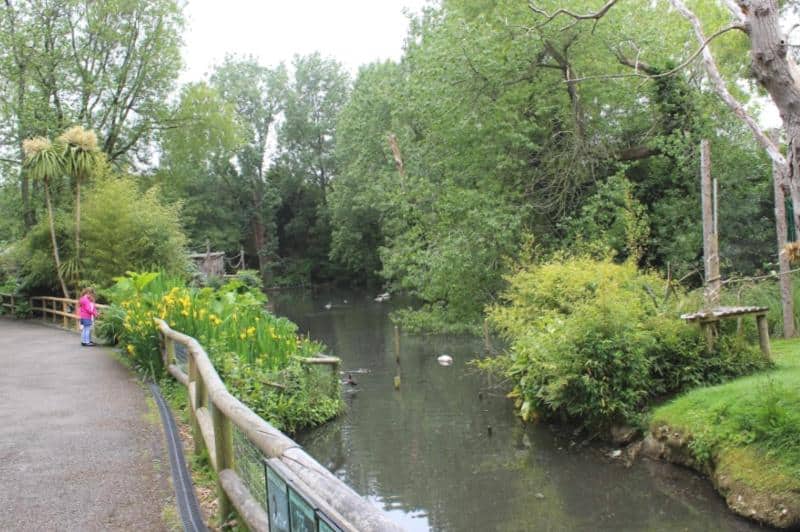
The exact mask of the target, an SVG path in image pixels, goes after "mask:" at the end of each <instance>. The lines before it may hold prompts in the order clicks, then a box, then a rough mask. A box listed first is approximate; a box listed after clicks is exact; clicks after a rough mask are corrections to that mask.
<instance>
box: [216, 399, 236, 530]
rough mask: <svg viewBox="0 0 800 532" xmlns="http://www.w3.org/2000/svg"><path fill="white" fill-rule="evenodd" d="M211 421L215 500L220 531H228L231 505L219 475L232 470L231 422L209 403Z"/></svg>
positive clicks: (231, 510)
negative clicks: (215, 485) (215, 478)
mask: <svg viewBox="0 0 800 532" xmlns="http://www.w3.org/2000/svg"><path fill="white" fill-rule="evenodd" d="M211 421H212V423H213V424H214V452H215V453H216V455H217V460H216V462H217V500H218V503H219V524H220V529H228V528H229V527H228V526H227V524H226V523H227V522H228V518H229V517H230V516H231V514H232V513H233V504H231V500H230V498H229V497H228V493H227V492H226V491H225V487H224V486H223V485H222V481H221V480H220V473H221V472H222V471H225V470H226V469H229V470H233V430H232V426H231V420H230V419H228V418H227V417H226V416H225V414H223V413H222V411H221V410H220V409H219V408H217V406H216V405H215V404H214V402H213V401H212V402H211Z"/></svg>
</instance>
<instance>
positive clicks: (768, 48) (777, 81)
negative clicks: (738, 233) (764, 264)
mask: <svg viewBox="0 0 800 532" xmlns="http://www.w3.org/2000/svg"><path fill="white" fill-rule="evenodd" d="M737 3H738V5H739V7H740V8H741V9H742V13H743V15H744V21H745V29H746V31H747V33H748V34H749V35H750V43H751V45H750V56H751V59H752V70H753V74H754V75H755V77H756V79H758V81H759V82H760V83H761V85H763V86H764V88H765V89H766V90H767V92H769V95H770V97H771V98H772V101H773V102H775V105H776V106H777V107H778V111H779V112H780V115H781V118H782V119H783V125H784V128H785V129H786V141H787V144H788V152H787V163H788V166H789V173H788V180H787V182H788V185H789V193H790V196H791V198H792V206H793V207H794V212H795V214H794V220H793V221H794V224H795V228H796V229H800V87H798V84H797V79H796V78H795V75H794V74H795V72H796V71H797V67H796V65H794V63H793V61H791V59H790V58H789V56H788V55H787V51H788V43H787V41H786V37H785V36H784V35H783V32H782V31H781V27H780V21H779V17H778V15H779V10H778V4H777V2H776V1H775V0H739V1H738V2H737Z"/></svg>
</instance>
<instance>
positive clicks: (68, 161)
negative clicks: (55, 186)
mask: <svg viewBox="0 0 800 532" xmlns="http://www.w3.org/2000/svg"><path fill="white" fill-rule="evenodd" d="M58 141H59V142H60V143H61V144H63V146H64V170H65V171H66V173H67V174H68V175H69V176H70V177H72V179H73V182H74V184H75V256H74V257H73V258H74V260H75V269H74V274H75V281H76V284H79V283H78V280H79V278H80V277H79V276H80V253H81V183H82V182H83V181H85V180H86V179H88V178H89V176H90V175H91V174H92V172H93V171H94V169H95V167H96V166H97V162H98V157H99V149H98V147H97V135H95V133H94V131H92V130H91V129H90V130H86V129H83V127H81V126H73V127H71V128H69V129H67V130H66V131H65V132H64V133H62V134H61V135H60V136H59V137H58Z"/></svg>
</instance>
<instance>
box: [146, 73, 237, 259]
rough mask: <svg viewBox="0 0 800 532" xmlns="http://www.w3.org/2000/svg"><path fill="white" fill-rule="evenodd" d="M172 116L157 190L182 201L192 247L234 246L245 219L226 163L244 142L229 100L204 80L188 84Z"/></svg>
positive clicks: (232, 249)
mask: <svg viewBox="0 0 800 532" xmlns="http://www.w3.org/2000/svg"><path fill="white" fill-rule="evenodd" d="M172 120H173V122H174V124H175V127H171V128H169V129H167V130H165V131H164V132H163V134H162V137H161V140H162V142H161V148H162V152H163V156H162V161H161V167H160V168H159V172H158V174H157V179H158V181H159V183H160V185H161V190H162V191H163V193H164V195H165V197H166V198H167V199H168V200H170V201H181V202H182V203H183V221H184V226H185V227H186V233H187V236H188V237H189V241H190V242H191V243H192V244H193V245H194V246H195V247H200V246H202V247H204V246H205V243H206V242H209V243H210V244H212V245H213V246H214V247H215V248H221V249H223V250H226V251H229V252H235V251H238V249H239V245H240V242H241V240H242V230H243V227H244V226H245V225H246V223H247V222H246V220H245V219H244V216H243V211H244V209H243V206H244V204H243V203H242V202H241V199H242V198H241V196H242V194H241V193H240V189H241V185H240V183H239V182H238V179H237V172H236V169H235V168H234V166H233V164H232V163H231V161H232V159H233V158H234V156H235V154H236V151H237V150H238V149H239V148H240V146H241V145H242V143H243V140H242V128H241V126H240V125H239V123H238V121H237V119H236V111H235V109H234V107H233V105H232V104H230V103H228V102H226V101H224V100H223V99H222V97H221V95H220V94H219V92H218V91H217V90H216V89H215V88H213V87H210V86H209V85H208V84H206V83H193V84H189V85H186V86H185V87H184V88H183V90H182V91H181V94H180V99H179V101H178V104H177V106H176V109H175V111H174V112H173V118H172Z"/></svg>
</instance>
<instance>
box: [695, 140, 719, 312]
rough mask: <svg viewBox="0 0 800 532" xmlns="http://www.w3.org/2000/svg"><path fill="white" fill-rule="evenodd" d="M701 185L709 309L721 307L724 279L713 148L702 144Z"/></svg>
mask: <svg viewBox="0 0 800 532" xmlns="http://www.w3.org/2000/svg"><path fill="white" fill-rule="evenodd" d="M700 184H701V187H700V188H701V192H702V193H701V195H700V197H701V200H702V202H701V203H702V209H703V258H704V265H705V274H706V289H705V302H706V307H707V308H708V309H712V308H716V307H718V306H719V300H720V293H721V292H722V279H721V278H720V274H719V233H718V228H717V201H716V200H717V194H716V183H713V185H712V179H711V147H710V146H709V143H708V140H703V141H702V142H701V143H700Z"/></svg>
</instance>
